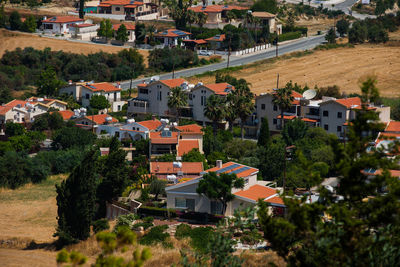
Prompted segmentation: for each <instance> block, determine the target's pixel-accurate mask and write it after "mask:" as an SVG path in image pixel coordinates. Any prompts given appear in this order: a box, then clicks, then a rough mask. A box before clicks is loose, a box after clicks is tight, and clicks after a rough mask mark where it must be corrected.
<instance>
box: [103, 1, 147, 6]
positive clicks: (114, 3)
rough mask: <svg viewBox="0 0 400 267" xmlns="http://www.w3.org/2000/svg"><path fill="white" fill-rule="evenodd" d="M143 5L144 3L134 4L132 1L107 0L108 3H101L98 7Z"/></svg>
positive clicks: (136, 2)
mask: <svg viewBox="0 0 400 267" xmlns="http://www.w3.org/2000/svg"><path fill="white" fill-rule="evenodd" d="M141 5H143V2H138V1H135V2H133V3H131V0H107V1H103V2H101V3H100V4H99V5H98V6H100V7H101V6H106V7H107V6H134V7H136V6H141Z"/></svg>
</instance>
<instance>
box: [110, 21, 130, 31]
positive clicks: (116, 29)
mask: <svg viewBox="0 0 400 267" xmlns="http://www.w3.org/2000/svg"><path fill="white" fill-rule="evenodd" d="M121 25H124V26H125V27H126V29H127V30H128V31H134V30H135V25H134V24H127V23H122V24H121V23H118V24H113V30H114V31H118V29H119V27H121Z"/></svg>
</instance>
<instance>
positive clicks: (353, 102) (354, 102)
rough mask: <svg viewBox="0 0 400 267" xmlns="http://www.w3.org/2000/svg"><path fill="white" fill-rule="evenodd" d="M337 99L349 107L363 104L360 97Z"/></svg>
mask: <svg viewBox="0 0 400 267" xmlns="http://www.w3.org/2000/svg"><path fill="white" fill-rule="evenodd" d="M335 101H336V102H337V103H339V104H342V105H343V106H346V107H347V108H351V107H356V106H361V99H360V98H359V97H349V98H343V99H336V100H335Z"/></svg>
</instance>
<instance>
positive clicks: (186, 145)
mask: <svg viewBox="0 0 400 267" xmlns="http://www.w3.org/2000/svg"><path fill="white" fill-rule="evenodd" d="M193 149H197V150H199V151H200V145H199V141H198V140H196V139H193V140H190V139H179V142H178V147H177V156H178V157H182V156H183V155H185V154H187V153H189V152H190V151H192V150H193Z"/></svg>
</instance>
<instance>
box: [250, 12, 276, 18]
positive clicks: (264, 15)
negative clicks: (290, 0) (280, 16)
mask: <svg viewBox="0 0 400 267" xmlns="http://www.w3.org/2000/svg"><path fill="white" fill-rule="evenodd" d="M251 14H252V15H253V17H257V18H275V15H274V14H272V13H269V12H258V11H254V12H252V13H251Z"/></svg>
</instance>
